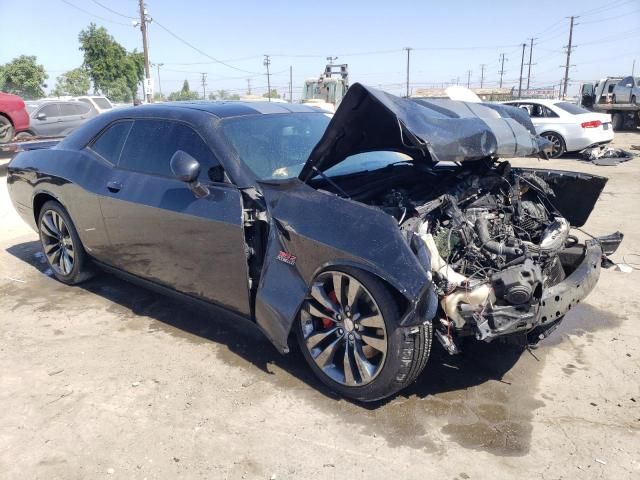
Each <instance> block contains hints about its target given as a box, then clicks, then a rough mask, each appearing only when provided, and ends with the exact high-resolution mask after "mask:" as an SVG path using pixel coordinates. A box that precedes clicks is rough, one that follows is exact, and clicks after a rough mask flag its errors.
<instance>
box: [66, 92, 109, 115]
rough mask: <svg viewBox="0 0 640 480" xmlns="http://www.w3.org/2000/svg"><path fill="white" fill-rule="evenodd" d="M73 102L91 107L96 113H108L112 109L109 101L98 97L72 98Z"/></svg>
mask: <svg viewBox="0 0 640 480" xmlns="http://www.w3.org/2000/svg"><path fill="white" fill-rule="evenodd" d="M73 100H76V101H78V102H82V103H86V104H87V105H91V106H92V107H93V109H94V110H95V111H96V112H98V113H104V112H108V111H110V110H112V109H113V104H112V103H111V100H109V99H108V98H107V97H103V96H100V95H90V96H83V97H74V98H73Z"/></svg>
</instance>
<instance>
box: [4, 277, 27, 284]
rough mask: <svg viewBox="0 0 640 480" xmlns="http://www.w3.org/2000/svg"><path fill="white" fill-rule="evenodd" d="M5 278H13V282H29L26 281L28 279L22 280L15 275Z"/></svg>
mask: <svg viewBox="0 0 640 480" xmlns="http://www.w3.org/2000/svg"><path fill="white" fill-rule="evenodd" d="M4 278H6V279H7V280H11V281H13V282H18V283H27V281H26V280H20V279H19V278H13V277H4Z"/></svg>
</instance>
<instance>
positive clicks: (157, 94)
mask: <svg viewBox="0 0 640 480" xmlns="http://www.w3.org/2000/svg"><path fill="white" fill-rule="evenodd" d="M153 99H154V100H155V101H156V102H166V101H167V97H165V96H164V94H162V93H160V92H155V93H154V94H153Z"/></svg>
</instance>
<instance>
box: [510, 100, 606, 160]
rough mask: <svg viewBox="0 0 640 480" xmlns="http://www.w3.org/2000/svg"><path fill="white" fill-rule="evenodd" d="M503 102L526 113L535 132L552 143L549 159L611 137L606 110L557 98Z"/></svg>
mask: <svg viewBox="0 0 640 480" xmlns="http://www.w3.org/2000/svg"><path fill="white" fill-rule="evenodd" d="M503 103H505V104H506V105H512V106H514V107H520V108H523V109H525V110H527V112H529V116H530V117H531V121H532V122H533V126H534V127H535V129H536V133H538V135H540V136H541V137H545V138H546V139H548V140H549V141H550V142H551V143H552V144H553V151H552V154H551V157H552V158H557V157H559V156H560V155H562V154H563V153H565V152H577V151H580V150H583V149H585V148H587V147H592V146H598V145H605V144H607V143H609V142H610V141H611V140H613V128H612V125H611V115H609V114H607V113H594V112H590V111H589V110H586V109H584V108H582V107H580V106H578V105H575V104H573V103H569V102H563V101H561V100H541V99H523V100H512V101H509V102H503Z"/></svg>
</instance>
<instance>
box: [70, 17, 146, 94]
mask: <svg viewBox="0 0 640 480" xmlns="http://www.w3.org/2000/svg"><path fill="white" fill-rule="evenodd" d="M78 40H79V42H80V50H81V51H82V53H83V55H84V63H83V66H84V68H85V69H86V70H87V72H88V73H89V77H90V78H91V81H92V82H93V88H94V90H96V91H97V90H100V91H101V92H102V93H103V94H105V95H106V96H108V97H110V98H111V99H112V100H116V101H125V102H126V101H130V100H131V99H132V98H133V97H135V95H136V92H137V91H138V85H139V83H140V82H141V81H142V79H143V78H144V56H143V55H142V53H140V52H137V51H135V50H134V51H133V52H127V50H126V49H125V48H124V47H123V46H122V45H120V44H119V43H118V42H116V41H115V39H114V38H113V37H112V36H111V35H109V33H108V32H107V29H106V28H104V27H97V26H96V24H95V23H91V24H90V25H89V27H88V28H87V29H86V30H82V31H81V32H80V34H79V35H78ZM125 90H128V92H126V91H125Z"/></svg>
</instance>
